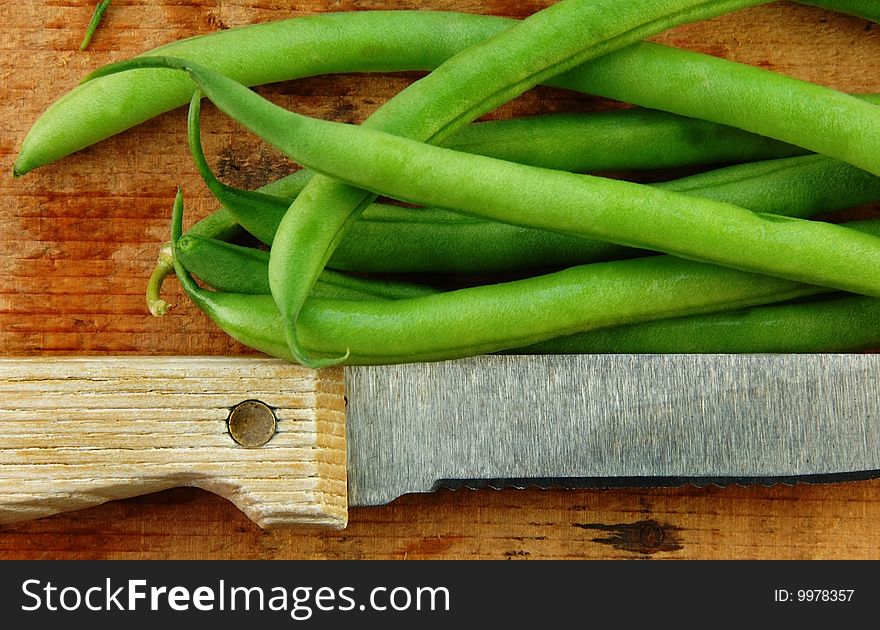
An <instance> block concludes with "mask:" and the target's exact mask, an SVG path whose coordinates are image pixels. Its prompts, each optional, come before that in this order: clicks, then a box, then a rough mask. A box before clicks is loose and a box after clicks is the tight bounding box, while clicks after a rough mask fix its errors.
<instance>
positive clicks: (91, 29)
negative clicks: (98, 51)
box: [79, 0, 113, 51]
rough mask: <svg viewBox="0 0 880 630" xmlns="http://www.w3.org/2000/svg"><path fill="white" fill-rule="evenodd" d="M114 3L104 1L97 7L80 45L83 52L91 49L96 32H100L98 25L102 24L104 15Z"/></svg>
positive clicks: (107, 0) (109, 0)
mask: <svg viewBox="0 0 880 630" xmlns="http://www.w3.org/2000/svg"><path fill="white" fill-rule="evenodd" d="M112 1H113V0H102V1H101V2H99V3H98V4H97V6H95V11H94V13H92V19H91V20H90V21H89V25H88V26H87V27H86V33H85V35H84V36H83V40H82V43H81V44H80V45H79V49H80V50H81V51H82V50H85V49H86V48H88V47H89V43H91V41H92V36H93V35H94V34H95V31H97V30H98V25H99V24H101V20H102V19H103V18H104V13H106V12H107V9H109V8H110V3H111V2H112Z"/></svg>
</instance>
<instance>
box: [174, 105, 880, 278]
mask: <svg viewBox="0 0 880 630" xmlns="http://www.w3.org/2000/svg"><path fill="white" fill-rule="evenodd" d="M866 98H876V97H874V96H871V97H866ZM200 110H201V106H200V101H199V99H198V98H193V99H192V100H191V102H190V109H189V125H188V136H189V143H190V148H191V151H192V155H193V159H194V160H195V163H196V166H197V168H198V170H199V173H200V175H201V176H202V180H203V181H204V182H205V184H206V186H207V187H208V189H209V190H211V192H212V193H213V194H214V196H215V197H216V198H217V200H218V201H219V202H220V203H221V205H222V206H223V208H225V209H226V211H227V212H228V213H229V214H231V215H232V218H231V219H230V224H234V223H235V222H237V223H238V224H240V225H241V226H242V227H244V229H245V230H247V231H248V232H249V233H250V234H252V235H253V236H255V237H256V238H257V239H259V240H260V241H262V242H263V243H265V244H266V245H271V244H272V241H273V239H274V237H275V232H276V231H277V230H278V224H279V223H280V221H281V218H282V217H283V216H284V213H285V212H286V211H287V208H288V207H289V206H290V205H291V203H293V201H294V200H295V199H296V197H297V195H299V193H300V192H301V191H302V189H303V187H304V186H305V185H306V184H307V183H308V181H309V180H310V178H311V175H310V174H309V173H308V172H307V171H297V172H296V173H295V174H294V175H293V176H291V177H289V178H284V179H282V180H279V181H277V182H275V183H274V184H273V185H272V187H271V189H272V190H275V191H276V194H274V195H270V194H268V193H267V192H265V191H245V190H240V189H237V188H233V187H231V186H227V185H225V184H223V183H222V182H220V181H219V180H218V179H217V177H216V176H214V174H213V172H212V171H211V168H210V166H209V164H208V161H207V159H206V157H205V154H204V151H203V148H202V144H201V141H200V130H199V119H200ZM444 146H448V147H449V148H453V149H456V150H464V151H465V152H468V153H475V154H478V155H485V156H489V157H496V158H499V159H503V160H508V161H512V162H519V163H521V164H529V165H532V166H540V167H544V168H555V169H559V170H566V171H575V172H582V171H592V170H604V169H627V170H629V169H644V168H663V167H673V166H687V165H692V164H704V163H707V162H709V163H711V162H712V161H719V160H720V161H737V160H742V159H744V158H753V159H761V158H763V157H766V156H768V155H769V156H778V155H786V156H787V155H798V154H801V153H803V149H800V148H798V147H793V146H791V145H787V144H784V143H779V142H776V141H772V140H771V141H769V143H768V141H767V139H766V138H762V137H761V136H755V135H751V134H747V133H744V132H742V131H740V130H737V129H733V128H731V127H725V126H721V125H717V124H714V123H706V122H704V121H699V120H695V119H686V118H681V117H678V116H674V115H670V114H666V113H663V112H657V111H651V110H640V109H631V110H624V111H617V112H603V113H597V114H589V115H584V114H579V115H575V114H554V115H547V116H533V117H528V118H518V119H513V120H503V121H495V122H487V123H479V124H475V125H471V126H469V127H467V128H465V129H464V130H462V131H461V132H459V133H458V134H457V135H455V136H453V137H452V138H450V139H449V141H447V142H445V143H444ZM717 147H726V148H720V149H719V148H717ZM652 165H653V166H652ZM843 168H844V169H845V168H846V167H843ZM864 177H866V176H863V179H864ZM848 196H851V195H848ZM848 196H847V195H845V196H844V197H843V199H846V198H847V197H848ZM838 198H839V197H838ZM851 205H855V204H851ZM385 207H387V206H385ZM389 212H390V214H391V217H390V218H389V217H387V216H386V215H388V214H389ZM389 212H386V211H385V210H384V208H383V206H381V205H377V204H373V205H372V206H370V207H369V208H367V209H366V210H365V214H364V215H363V216H362V217H361V221H359V222H358V223H357V224H355V225H354V226H353V228H352V229H354V230H355V231H360V230H359V228H358V226H361V225H363V224H364V221H367V222H369V221H374V220H375V221H379V222H381V223H382V224H385V225H387V224H388V223H391V222H394V223H400V222H401V221H404V220H405V219H404V218H403V216H402V215H401V213H399V212H394V211H389ZM373 215H378V216H375V218H374V217H373ZM210 217H211V220H212V221H214V222H216V221H217V218H216V215H210ZM437 219H438V221H440V222H441V223H447V224H448V223H450V222H452V221H455V220H456V219H455V218H454V217H453V216H450V215H449V213H448V212H443V213H440V215H439V216H437ZM412 220H415V221H417V222H418V223H419V224H421V225H428V224H429V223H430V221H431V220H432V218H429V217H428V216H425V215H424V214H421V215H419V218H418V219H415V218H413V219H412ZM458 221H461V219H460V218H459V219H458ZM470 221H471V222H473V220H472V219H471V220H470ZM203 227H204V228H208V227H210V226H202V224H201V223H197V224H196V226H194V228H192V229H195V230H196V234H199V235H204V236H208V237H209V238H213V237H215V236H214V234H212V233H210V230H205V229H203ZM224 227H225V224H224ZM371 227H372V226H371ZM438 227H439V228H440V229H442V226H438ZM210 229H215V228H213V227H211V228H210ZM371 231H373V232H379V233H381V231H382V230H381V228H380V229H379V230H375V229H374V230H371ZM378 235H379V234H377V236H378ZM217 238H221V239H222V237H220V236H217ZM388 240H389V241H391V243H390V244H392V247H393V243H394V242H395V240H397V239H394V238H390V239H388ZM569 240H570V239H569ZM360 243H363V244H362V245H355V244H360ZM573 246H575V244H574V243H570V244H569V245H568V246H564V247H563V251H571V249H572V247H573ZM340 247H342V248H343V251H342V252H339V251H337V252H335V257H331V259H330V261H329V263H328V264H329V265H331V266H333V267H336V268H339V269H346V268H348V269H360V270H364V271H368V270H370V269H369V268H366V269H365V268H363V267H357V266H352V265H351V264H349V263H347V258H348V256H349V253H348V252H349V251H350V250H352V249H355V250H356V252H354V253H355V255H357V256H358V258H359V259H362V258H364V257H365V256H364V255H363V254H365V253H367V252H369V256H375V255H376V252H377V248H376V247H375V246H374V245H373V244H371V243H369V242H363V241H361V239H360V238H358V237H354V238H349V239H346V240H344V241H343V242H342V243H341V244H340ZM597 247H598V249H599V252H600V254H599V255H602V254H601V252H603V251H604V247H601V246H597ZM592 249H593V248H591V251H592ZM378 251H387V250H378ZM577 251H583V245H581V246H577ZM387 256H388V257H389V258H395V259H397V260H398V262H397V263H396V264H398V265H400V264H401V263H402V264H403V265H406V261H407V260H408V258H407V257H404V258H403V259H399V258H398V257H397V256H396V254H395V253H394V251H393V249H392V250H391V251H387ZM379 264H380V265H382V263H381V261H380V262H379ZM337 265H338V266H337ZM545 266H546V264H545ZM377 270H385V268H384V267H381V266H380V267H379V268H377ZM398 270H401V271H408V270H409V269H407V268H406V267H403V268H399V269H398Z"/></svg>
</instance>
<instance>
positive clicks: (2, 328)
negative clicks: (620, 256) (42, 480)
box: [0, 0, 880, 559]
mask: <svg viewBox="0 0 880 630" xmlns="http://www.w3.org/2000/svg"><path fill="white" fill-rule="evenodd" d="M547 4H550V2H549V1H535V0H531V1H527V2H519V1H514V0H488V1H486V2H471V1H467V0H442V1H441V0H436V1H433V2H432V1H430V0H424V1H422V2H415V1H413V2H395V3H391V2H387V1H380V0H375V1H368V0H363V1H345V0H343V1H334V2H328V1H319V0H304V1H302V2H297V3H293V4H292V3H289V2H275V1H270V0H265V1H264V0H260V1H256V0H250V1H245V0H243V1H236V0H228V1H227V0H224V1H212V0H202V1H193V2H146V1H144V2H141V1H136V0H131V1H117V2H114V3H113V5H112V7H111V9H110V10H109V11H108V13H107V14H106V16H105V20H104V23H103V24H102V25H101V27H100V28H99V30H98V32H97V33H96V35H95V37H94V39H93V40H92V43H91V46H90V48H89V49H88V50H87V51H86V52H80V51H79V50H78V47H79V43H80V41H81V39H82V34H83V32H84V30H85V27H86V25H87V24H88V21H89V18H90V16H91V12H92V8H93V5H94V3H93V2H89V1H86V0H65V1H63V2H62V1H57V0H36V1H34V2H26V3H22V2H3V3H0V47H2V56H0V80H2V89H0V163H2V175H0V197H2V203H0V234H2V239H0V276H2V278H3V280H4V281H3V283H2V287H0V355H3V356H44V357H46V360H47V361H50V360H51V358H50V357H51V356H53V355H65V354H94V355H102V354H133V355H164V354H179V355H195V354H241V353H245V352H246V349H244V348H242V347H240V346H238V345H236V344H235V343H234V342H232V341H230V340H229V339H228V338H226V337H225V336H224V335H223V334H221V333H219V332H218V331H217V330H215V329H214V328H213V326H212V325H211V324H210V323H209V322H208V320H207V319H206V318H204V317H203V316H202V315H201V314H200V313H199V312H198V311H197V310H196V309H195V308H194V307H192V306H190V305H189V304H187V303H186V301H185V300H184V299H183V297H182V295H181V293H180V291H179V289H177V288H176V287H175V286H173V283H170V284H172V286H170V288H169V290H168V291H167V293H168V295H169V297H170V301H173V302H174V303H176V304H177V307H176V308H175V309H174V310H173V311H172V313H171V314H169V315H168V316H167V317H165V318H164V319H155V318H152V317H151V316H150V315H149V314H148V313H147V311H146V307H145V305H144V299H143V288H144V283H145V281H146V278H147V276H148V274H149V271H150V269H151V267H152V265H153V261H154V259H155V256H156V252H157V247H158V245H159V243H161V242H162V241H163V240H166V239H167V231H168V217H169V214H170V208H171V203H172V200H173V195H174V191H175V189H176V186H177V185H178V184H181V185H182V186H183V187H184V191H185V193H186V195H187V198H188V199H189V217H188V219H189V220H195V219H196V218H198V217H200V216H203V215H205V214H207V213H208V212H209V211H210V210H211V209H212V207H213V204H212V203H211V200H210V197H209V195H208V193H207V191H206V190H205V189H204V188H203V187H202V186H201V184H200V183H199V182H198V178H197V176H196V173H195V169H194V168H193V166H192V164H191V162H190V159H189V157H188V154H187V149H186V146H185V141H184V129H185V120H184V115H183V113H182V111H180V110H178V111H175V112H171V113H169V114H166V115H163V116H160V117H158V118H156V119H155V120H153V121H150V122H148V123H145V124H144V125H141V126H140V127H138V128H135V129H133V130H131V131H129V132H127V133H125V134H122V135H120V136H117V137H115V138H112V139H110V140H108V141H105V142H103V143H101V144H99V145H97V146H95V147H92V148H89V149H87V150H85V151H83V152H81V153H79V154H76V155H74V156H72V157H70V158H67V159H66V160H64V161H62V162H60V163H58V164H55V165H52V166H48V167H45V168H42V169H39V170H37V171H35V172H34V173H31V174H29V175H28V176H26V177H24V178H21V179H15V180H14V179H13V178H12V177H11V175H10V173H11V170H12V163H13V161H14V158H15V155H16V151H17V149H18V147H19V145H20V143H21V140H22V139H23V137H24V135H25V133H26V132H27V129H28V128H29V126H30V125H31V124H32V123H33V121H34V120H35V119H36V117H37V116H38V115H39V113H40V112H42V111H43V110H44V109H45V108H46V106H47V105H48V104H49V103H50V102H51V101H53V100H54V99H56V98H57V97H58V96H59V95H61V94H62V93H63V92H65V91H67V90H69V89H70V88H72V87H73V86H74V85H75V84H76V82H77V81H78V80H79V78H80V77H82V75H83V74H85V73H86V72H87V71H89V70H91V69H93V68H95V67H97V66H99V65H101V64H104V63H106V62H109V61H114V60H118V59H122V58H125V57H129V56H131V55H133V54H136V53H139V52H142V51H144V50H147V49H149V48H152V47H155V46H157V45H160V44H163V43H166V42H168V41H171V40H174V39H177V38H180V37H185V36H190V35H196V34H201V33H208V32H212V31H215V30H217V29H221V28H229V27H235V26H239V25H243V24H248V23H252V22H261V21H266V20H272V19H277V18H281V17H288V16H291V15H297V14H308V13H313V12H321V11H345V10H356V9H378V8H400V9H404V8H424V9H446V10H461V11H470V12H484V13H494V14H499V15H508V16H513V17H524V16H526V15H528V14H530V13H532V12H534V11H536V10H538V9H540V8H542V7H543V6H546V5H547ZM292 6H293V7H294V8H291V7H292ZM656 39H657V40H658V41H662V42H664V43H667V44H671V45H676V46H682V47H687V48H691V49H695V50H700V51H703V52H707V53H709V54H713V55H717V56H722V57H727V58H730V59H734V60H737V61H741V62H744V63H750V64H753V65H757V66H760V67H763V68H768V69H770V70H774V71H777V72H781V73H785V74H788V75H792V76H796V77H798V78H802V79H806V80H811V81H816V82H820V83H823V84H825V85H829V86H832V87H835V88H838V89H842V90H847V91H852V92H877V91H880V73H878V69H880V68H878V64H877V59H878V58H880V28H878V27H877V26H874V25H871V24H868V23H867V22H865V21H863V20H859V19H857V18H852V17H846V16H839V15H835V14H832V13H830V12H827V11H824V10H822V9H816V8H811V7H802V6H799V5H795V4H793V3H788V2H779V3H777V4H773V5H768V6H764V7H757V8H753V9H750V10H746V11H741V12H738V13H736V14H733V15H730V16H726V17H722V18H718V19H715V20H711V21H709V22H706V23H701V24H694V25H688V26H684V27H680V28H678V29H675V30H674V31H671V32H669V33H665V34H663V35H661V36H658V37H657V38H656ZM416 76H417V75H415V74H397V75H389V76H373V77H364V76H341V77H320V78H314V79H307V80H302V81H296V82H290V83H286V84H283V85H278V86H272V87H268V88H262V89H261V92H262V93H264V94H266V95H268V96H269V97H271V98H272V99H273V100H275V101H276V102H278V103H280V104H282V105H285V106H287V107H291V108H294V109H297V110H298V111H301V112H304V113H307V114H311V115H316V116H322V117H327V118H333V119H336V120H342V121H348V122H359V121H361V120H363V119H364V118H365V117H366V116H368V115H369V114H370V113H371V112H372V111H373V110H374V109H375V108H376V107H378V106H379V105H380V104H381V103H382V102H384V100H386V99H387V98H388V97H389V96H391V95H393V94H394V93H396V92H397V91H399V90H400V89H401V88H403V87H404V86H406V85H407V84H408V83H409V82H411V81H412V80H413V79H414V78H415V77H416ZM610 106H613V104H609V103H606V102H604V101H601V100H599V99H595V98H591V97H587V96H580V95H572V94H568V93H565V92H562V91H558V90H549V89H538V90H535V91H533V92H531V93H529V94H527V95H525V96H523V97H522V98H520V99H518V100H517V101H516V102H515V103H512V104H510V105H507V106H505V107H503V108H502V109H501V110H500V111H499V112H497V113H494V114H492V115H491V116H510V115H517V114H522V113H533V112H540V111H554V110H591V109H596V108H604V107H610ZM204 142H205V148H206V151H207V153H208V155H209V156H211V161H212V163H213V164H214V166H215V167H216V168H217V169H218V170H219V172H220V174H221V175H222V176H223V177H224V178H225V179H226V180H227V181H229V182H230V183H233V184H237V185H242V186H249V187H250V186H256V185H259V184H262V183H264V182H266V181H268V180H270V179H274V178H276V177H278V176H279V175H281V174H283V173H285V172H287V171H288V170H291V169H292V168H294V166H293V165H291V164H290V163H289V162H288V161H287V160H286V159H285V158H283V156H281V155H280V154H279V153H277V152H276V151H274V150H272V149H270V148H268V147H266V146H264V145H262V144H261V143H260V142H259V141H258V140H256V139H254V138H253V137H251V136H249V135H246V134H242V133H241V131H240V130H238V129H236V127H235V126H234V125H232V124H230V123H229V122H227V121H225V120H223V119H222V118H221V117H220V116H218V115H216V112H214V111H213V110H212V109H210V108H209V109H208V110H207V111H206V115H205V135H204ZM878 520H880V481H865V482H855V483H847V484H834V485H826V486H809V485H798V486H776V487H771V488H765V487H746V488H743V487H728V488H718V487H709V488H694V487H683V488H672V489H663V488H654V489H615V490H584V491H553V490H551V491H537V490H536V491H531V490H526V491H501V492H498V491H492V490H487V491H459V492H448V491H441V492H438V493H436V494H433V495H419V496H407V497H403V498H401V499H399V500H397V501H396V502H394V503H393V504H391V505H389V506H386V507H381V508H370V509H355V510H352V511H351V514H350V524H349V527H348V529H347V530H345V531H342V532H314V531H292V530H291V531H273V532H265V531H261V530H260V529H258V528H257V526H256V525H254V524H252V523H251V522H250V521H248V520H247V518H246V517H245V516H244V515H243V514H241V513H239V512H238V511H237V510H236V508H235V507H234V506H232V505H231V504H229V503H228V502H226V501H224V500H222V499H220V498H219V497H216V496H213V495H211V494H208V493H207V492H204V491H200V490H193V489H177V490H169V491H165V492H162V493H158V494H154V495H149V496H146V497H141V498H138V499H130V500H126V501H118V502H113V503H109V504H105V505H103V506H100V507H95V508H90V509H87V510H83V511H80V512H76V513H71V514H66V515H58V516H53V517H49V518H45V519H42V520H38V521H33V522H29V523H24V524H16V525H7V526H2V527H0V558H499V559H503V558H648V557H650V558H877V557H880V552H878V548H880V528H878V527H877V526H876V523H877V522H878Z"/></svg>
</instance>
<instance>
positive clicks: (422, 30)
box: [14, 0, 877, 235]
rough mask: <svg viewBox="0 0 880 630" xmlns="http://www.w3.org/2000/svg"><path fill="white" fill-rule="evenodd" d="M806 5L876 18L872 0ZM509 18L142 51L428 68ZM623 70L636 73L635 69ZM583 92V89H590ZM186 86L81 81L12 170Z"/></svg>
mask: <svg viewBox="0 0 880 630" xmlns="http://www.w3.org/2000/svg"><path fill="white" fill-rule="evenodd" d="M804 4H815V5H819V6H824V7H827V8H830V9H833V10H840V11H845V12H850V13H853V14H856V15H861V16H862V17H866V18H869V19H874V20H876V19H877V8H876V7H875V6H873V5H874V4H875V3H874V1H873V0H825V1H823V2H816V1H813V2H805V3H804ZM514 24H516V20H511V19H508V18H502V17H497V16H489V15H476V14H467V13H453V12H443V11H355V12H343V13H328V14H321V15H310V16H304V17H297V18H291V19H287V20H278V21H274V22H267V23H263V24H252V25H248V26H243V27H239V28H233V29H229V30H224V31H219V32H217V33H211V34H209V35H201V36H196V37H191V38H187V39H183V40H180V41H176V42H172V43H169V44H166V45H164V46H161V47H159V48H156V49H154V50H151V51H149V52H147V53H144V55H143V56H150V55H163V56H166V55H167V56H176V57H182V58H186V59H190V60H192V61H195V62H197V63H202V64H204V65H206V66H208V67H211V68H214V69H215V70H218V71H219V72H221V73H223V74H225V75H227V76H230V77H232V78H234V79H236V80H237V81H239V82H241V83H243V84H245V85H261V84H264V83H273V82H277V81H285V80H292V79H299V78H303V77H310V76H317V75H322V74H333V73H345V72H398V71H409V70H433V69H434V68H436V67H437V66H439V65H440V64H442V63H443V62H444V61H446V60H447V59H449V58H450V57H452V56H453V55H454V54H456V53H457V52H459V51H461V50H464V49H465V48H467V47H469V46H472V45H473V44H475V43H477V42H480V41H482V40H485V39H487V38H489V37H492V36H493V35H495V34H497V33H499V32H501V31H503V30H506V29H508V28H510V27H511V26H513V25H514ZM388 33H393V36H391V37H389V36H388ZM695 54H696V53H695ZM630 72H632V73H638V68H631V69H630ZM658 79H659V78H658ZM642 80H643V81H644V82H645V91H646V92H652V91H655V90H656V89H657V88H658V86H659V81H656V82H655V78H654V77H651V76H648V75H646V76H643V77H642ZM583 89H584V90H586V91H589V86H583ZM192 93H193V87H192V84H191V83H190V82H189V81H186V80H183V79H182V78H179V77H177V78H176V77H174V76H173V75H169V74H168V73H165V72H163V71H161V70H143V71H141V72H138V73H135V74H132V75H127V76H121V75H120V76H107V77H101V79H100V80H97V81H89V82H86V83H83V84H81V85H79V86H77V87H76V88H74V89H73V90H71V91H70V92H68V93H67V94H65V95H64V96H62V97H61V98H60V99H59V100H57V101H56V102H55V103H53V104H52V105H51V106H50V107H49V109H47V110H46V112H45V113H44V114H43V115H42V116H40V118H39V119H38V120H37V121H36V122H35V123H34V125H33V127H32V128H31V130H30V131H29V132H28V134H27V137H26V138H25V140H24V143H23V144H22V147H21V151H20V153H19V156H18V158H17V159H16V162H15V167H14V173H15V174H16V175H24V174H25V173H27V172H29V171H31V170H33V169H35V168H38V167H40V166H44V165H46V164H50V163H52V162H54V161H56V160H58V159H60V158H62V157H64V156H66V155H69V154H71V153H73V152H75V151H79V150H80V149H83V148H85V147H87V146H90V145H92V144H94V143H96V142H99V141H101V140H103V139H105V138H108V137H110V136H112V135H114V134H116V133H119V132H121V131H124V130H125V129H128V128H130V127H133V126H135V125H137V124H140V123H142V122H144V121H145V120H149V119H150V118H153V117H155V116H158V115H159V114H161V113H163V112H166V111H169V110H171V109H174V108H175V107H178V106H180V105H183V104H185V103H186V102H187V101H188V100H189V99H190V97H191V96H192ZM768 157H769V156H768ZM752 159H755V158H752ZM205 235H206V234H205Z"/></svg>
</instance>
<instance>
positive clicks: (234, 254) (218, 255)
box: [176, 234, 437, 300]
mask: <svg viewBox="0 0 880 630" xmlns="http://www.w3.org/2000/svg"><path fill="white" fill-rule="evenodd" d="M176 252H177V255H178V257H179V258H180V261H181V263H182V264H183V266H184V267H185V268H186V269H187V270H188V271H189V272H190V273H192V274H195V275H196V276H198V277H199V278H201V279H202V280H203V281H205V282H207V283H208V284H209V285H210V286H211V287H213V288H214V289H216V290H217V291H223V292H226V293H252V294H257V295H259V294H264V295H267V294H268V293H269V252H267V251H263V250H259V249H254V248H251V247H242V246H240V245H233V244H231V243H224V242H223V241H218V240H214V239H208V238H204V237H202V236H195V235H192V234H187V235H185V236H183V237H182V238H181V239H180V240H179V241H178V243H177V248H176ZM436 292H437V290H436V289H434V288H431V287H428V286H423V285H420V284H414V283H412V282H402V281H391V280H376V279H372V278H361V277H357V276H351V275H348V274H344V273H339V272H335V271H331V270H329V269H328V270H325V272H324V273H322V274H321V277H320V278H319V279H318V282H317V283H316V284H315V290H314V291H313V293H312V295H313V296H315V297H337V298H340V299H387V300H401V299H406V298H413V297H421V296H423V295H430V294H432V293H436Z"/></svg>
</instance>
